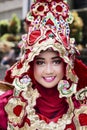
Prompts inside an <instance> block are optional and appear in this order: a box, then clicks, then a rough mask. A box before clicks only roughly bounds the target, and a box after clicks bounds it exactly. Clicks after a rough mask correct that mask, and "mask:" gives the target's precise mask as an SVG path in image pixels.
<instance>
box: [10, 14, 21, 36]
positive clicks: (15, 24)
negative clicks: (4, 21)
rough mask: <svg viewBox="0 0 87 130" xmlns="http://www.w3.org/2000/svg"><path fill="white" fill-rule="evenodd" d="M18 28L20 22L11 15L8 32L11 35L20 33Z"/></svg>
mask: <svg viewBox="0 0 87 130" xmlns="http://www.w3.org/2000/svg"><path fill="white" fill-rule="evenodd" d="M20 28H21V27H20V20H19V18H18V17H17V16H16V14H13V16H12V19H11V20H10V22H9V32H10V33H12V34H17V33H19V32H20Z"/></svg>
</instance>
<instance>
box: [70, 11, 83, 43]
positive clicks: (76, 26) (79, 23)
mask: <svg viewBox="0 0 87 130" xmlns="http://www.w3.org/2000/svg"><path fill="white" fill-rule="evenodd" d="M72 15H73V18H74V20H73V23H72V24H71V25H70V30H71V33H70V37H74V38H75V39H76V42H77V44H78V43H81V42H82V40H83V20H82V18H81V17H79V15H78V13H77V12H75V11H73V12H72Z"/></svg>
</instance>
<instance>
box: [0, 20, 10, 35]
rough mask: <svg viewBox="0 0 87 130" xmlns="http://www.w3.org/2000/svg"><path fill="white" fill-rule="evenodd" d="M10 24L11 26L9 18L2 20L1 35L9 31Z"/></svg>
mask: <svg viewBox="0 0 87 130" xmlns="http://www.w3.org/2000/svg"><path fill="white" fill-rule="evenodd" d="M8 26H9V22H8V20H1V21H0V36H2V35H3V34H5V33H7V32H8Z"/></svg>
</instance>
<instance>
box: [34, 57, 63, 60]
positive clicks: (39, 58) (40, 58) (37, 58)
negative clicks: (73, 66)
mask: <svg viewBox="0 0 87 130" xmlns="http://www.w3.org/2000/svg"><path fill="white" fill-rule="evenodd" d="M51 59H52V60H54V59H61V58H60V57H58V56H55V57H52V58H51ZM36 60H45V58H42V57H36Z"/></svg>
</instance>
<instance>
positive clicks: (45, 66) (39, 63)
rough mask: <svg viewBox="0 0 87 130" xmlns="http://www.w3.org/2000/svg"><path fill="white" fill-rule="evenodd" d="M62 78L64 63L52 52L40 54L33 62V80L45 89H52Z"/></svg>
mask: <svg viewBox="0 0 87 130" xmlns="http://www.w3.org/2000/svg"><path fill="white" fill-rule="evenodd" d="M63 77H64V62H63V61H62V59H61V58H60V57H58V53H57V52H54V51H44V52H41V53H40V55H39V56H37V57H36V58H35V60H34V78H35V80H36V81H37V82H38V83H39V84H41V85H42V86H43V87H45V88H53V87H55V86H56V85H57V84H58V82H59V81H60V80H61V79H63Z"/></svg>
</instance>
